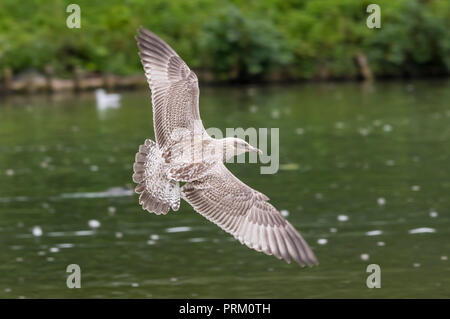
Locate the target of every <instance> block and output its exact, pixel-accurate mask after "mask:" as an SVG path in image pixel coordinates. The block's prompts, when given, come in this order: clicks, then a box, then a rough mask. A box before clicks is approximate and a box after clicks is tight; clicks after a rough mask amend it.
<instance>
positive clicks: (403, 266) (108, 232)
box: [0, 81, 450, 298]
mask: <svg viewBox="0 0 450 319" xmlns="http://www.w3.org/2000/svg"><path fill="white" fill-rule="evenodd" d="M449 84H450V82H448V81H420V82H388V83H376V84H375V85H363V84H357V83H343V84H303V85H292V86H273V87H272V86H270V87H243V88H237V87H232V88H229V87H228V88H201V96H200V111H201V115H202V118H203V122H204V124H205V127H217V128H220V129H222V130H225V128H227V127H243V128H248V127H255V128H260V127H267V128H279V129H280V131H279V132H280V141H279V151H280V170H279V171H278V172H277V174H274V175H261V174H260V173H259V167H260V165H261V164H232V165H229V168H230V169H231V170H232V171H233V172H234V173H235V174H236V175H237V176H238V177H239V178H240V179H242V180H243V181H244V182H246V183H248V184H249V185H251V186H252V187H253V188H255V189H257V190H259V191H261V192H263V193H265V194H267V195H268V196H269V197H270V198H271V203H272V204H274V205H275V206H276V207H277V208H278V209H279V210H285V211H286V212H284V213H285V214H286V213H288V216H287V219H288V220H289V221H290V222H291V223H292V224H293V225H294V226H295V227H296V228H297V229H298V230H300V232H301V233H302V235H303V237H304V238H305V239H306V240H307V241H308V243H309V244H310V245H311V247H312V248H313V250H314V252H315V253H316V255H317V257H318V259H319V261H320V265H319V266H318V267H314V268H300V267H299V266H298V265H296V264H290V265H289V264H286V263H284V262H283V261H280V260H278V259H276V258H274V257H271V256H266V255H264V254H262V253H258V252H255V251H253V250H250V249H248V248H246V247H245V246H242V245H241V244H240V243H239V242H237V241H235V240H234V239H233V238H231V236H229V235H228V234H226V233H225V232H223V231H221V230H220V229H219V228H218V227H217V226H215V225H214V224H212V223H210V222H208V221H207V220H206V219H204V218H203V217H202V216H200V215H199V214H197V213H195V212H194V211H193V209H192V208H191V207H190V206H189V205H187V204H186V203H183V204H182V206H181V208H180V210H179V211H178V212H170V213H169V214H167V215H166V216H156V215H153V214H149V213H146V212H145V211H143V210H142V209H141V207H140V206H139V204H138V196H137V195H136V194H134V192H133V189H134V184H133V182H132V180H131V175H132V165H133V162H134V156H135V153H136V151H137V148H138V146H139V145H140V144H142V143H143V141H144V140H145V139H146V138H153V137H154V134H153V127H152V112H151V104H150V100H149V92H148V91H139V92H122V103H121V106H120V108H117V109H107V110H98V109H97V108H96V102H95V98H94V93H93V92H92V93H85V94H82V95H68V96H61V95H55V96H34V97H32V96H30V97H9V98H7V99H5V98H4V97H2V98H1V99H0V245H1V249H2V253H1V254H0V274H1V277H0V297H2V298H37V297H43V298H80V297H81V298H105V297H108V298H230V297H231V298H234V297H236V298H244V297H248V298H350V297H352V298H392V297H400V298H404V297H414V298H416V297H425V298H426V297H437V298H442V297H446V298H448V297H450V261H449V260H448V259H449V257H450V104H449V101H450V89H449ZM69 264H78V265H79V266H80V267H81V287H82V288H81V289H69V288H67V286H66V279H67V276H68V275H69V273H67V272H66V267H67V266H68V265H69ZM369 264H378V265H379V266H380V269H381V288H380V289H376V288H375V289H369V288H367V286H366V279H367V277H368V276H369V275H370V273H367V272H366V268H367V266H368V265H369Z"/></svg>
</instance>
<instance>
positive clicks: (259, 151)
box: [252, 146, 263, 155]
mask: <svg viewBox="0 0 450 319" xmlns="http://www.w3.org/2000/svg"><path fill="white" fill-rule="evenodd" d="M252 151H254V152H256V153H258V154H259V155H262V154H263V152H262V151H261V150H260V149H259V148H256V147H253V146H252Z"/></svg>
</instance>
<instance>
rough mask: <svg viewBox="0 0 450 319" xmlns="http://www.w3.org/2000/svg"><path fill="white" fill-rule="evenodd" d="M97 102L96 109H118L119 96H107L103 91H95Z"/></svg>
mask: <svg viewBox="0 0 450 319" xmlns="http://www.w3.org/2000/svg"><path fill="white" fill-rule="evenodd" d="M95 98H96V100H97V109H99V110H106V109H109V108H118V107H119V106H120V94H108V93H106V91H105V90H103V89H97V90H95Z"/></svg>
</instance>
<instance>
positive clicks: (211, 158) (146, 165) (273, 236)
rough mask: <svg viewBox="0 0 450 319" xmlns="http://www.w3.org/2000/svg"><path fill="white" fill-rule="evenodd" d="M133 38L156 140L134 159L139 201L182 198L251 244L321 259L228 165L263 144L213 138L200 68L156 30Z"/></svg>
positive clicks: (152, 204) (307, 261) (300, 259)
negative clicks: (204, 111)
mask: <svg viewBox="0 0 450 319" xmlns="http://www.w3.org/2000/svg"><path fill="white" fill-rule="evenodd" d="M136 40H137V45H138V48H139V56H140V59H141V63H142V66H143V68H144V71H145V75H146V78H147V82H148V84H149V87H150V90H151V93H152V104H153V127H154V130H155V140H156V142H154V141H152V140H150V139H146V140H145V142H144V144H143V145H140V146H139V151H138V152H137V153H136V157H135V163H134V165H133V171H134V173H133V181H134V182H135V183H136V184H137V186H136V188H135V192H136V193H137V194H139V204H140V205H141V206H142V208H143V209H144V210H147V211H148V212H150V213H155V214H157V215H160V214H164V215H165V214H167V213H168V212H169V210H170V209H172V210H174V211H177V210H178V208H179V207H180V198H181V199H184V200H185V201H186V202H188V203H189V204H190V205H191V206H192V207H193V208H194V210H195V211H196V212H198V213H199V214H201V215H203V216H204V217H205V218H206V219H208V220H209V221H211V222H213V223H215V224H216V225H218V226H219V227H220V228H222V229H223V230H224V231H226V232H228V233H229V234H231V235H232V236H234V238H235V239H237V240H239V241H240V242H241V244H245V245H246V246H248V247H249V248H252V249H254V250H256V251H259V252H263V253H265V254H267V255H273V256H275V257H277V258H278V259H282V258H283V259H284V260H285V261H286V262H287V263H290V262H291V260H294V261H295V262H297V263H298V264H299V265H300V266H302V267H304V266H306V265H307V266H313V265H317V264H318V261H317V258H316V257H315V255H314V253H313V252H312V250H311V248H310V247H309V246H308V244H307V243H306V241H305V240H304V239H303V238H302V236H301V235H300V233H299V232H297V231H296V230H295V228H294V227H293V226H292V225H291V224H290V223H289V222H288V221H287V220H286V219H285V218H284V217H283V216H282V215H281V214H280V212H279V211H278V210H277V209H276V208H275V207H274V206H272V205H271V204H270V203H269V202H268V200H269V198H268V197H267V196H265V195H264V194H262V193H260V192H258V191H256V190H254V189H252V188H251V187H249V186H247V185H246V184H244V183H243V182H242V181H241V180H239V179H238V178H237V177H236V176H234V175H233V174H232V173H231V172H230V171H229V170H228V169H227V168H226V166H225V165H224V162H226V161H227V160H229V159H232V158H233V157H234V156H236V155H240V154H243V153H246V152H258V153H261V151H260V150H259V149H257V148H255V147H253V146H251V145H250V144H248V143H247V142H246V141H244V140H243V139H239V138H234V137H227V138H223V139H215V138H212V137H210V136H209V135H208V133H207V132H206V130H205V129H204V126H203V124H202V121H201V118H200V112H199V88H198V79H197V76H196V75H195V73H194V72H193V71H191V70H190V69H189V67H188V66H187V65H186V63H185V62H184V61H183V60H182V59H181V58H180V56H179V55H178V54H177V53H176V52H175V51H174V50H173V49H172V48H171V47H170V46H169V45H168V44H167V43H166V42H164V41H163V40H162V39H160V38H159V37H158V36H156V35H155V34H154V33H153V32H151V31H149V30H147V29H145V28H143V27H141V28H140V29H139V30H138V34H137V36H136ZM181 183H183V185H182V186H180V184H181Z"/></svg>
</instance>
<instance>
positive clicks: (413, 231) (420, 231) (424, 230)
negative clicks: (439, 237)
mask: <svg viewBox="0 0 450 319" xmlns="http://www.w3.org/2000/svg"><path fill="white" fill-rule="evenodd" d="M435 232H436V230H435V229H434V228H429V227H420V228H415V229H410V230H408V233H410V234H424V233H435Z"/></svg>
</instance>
